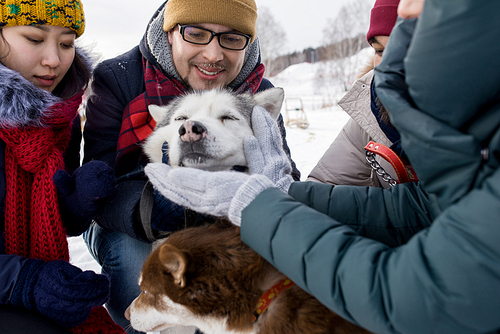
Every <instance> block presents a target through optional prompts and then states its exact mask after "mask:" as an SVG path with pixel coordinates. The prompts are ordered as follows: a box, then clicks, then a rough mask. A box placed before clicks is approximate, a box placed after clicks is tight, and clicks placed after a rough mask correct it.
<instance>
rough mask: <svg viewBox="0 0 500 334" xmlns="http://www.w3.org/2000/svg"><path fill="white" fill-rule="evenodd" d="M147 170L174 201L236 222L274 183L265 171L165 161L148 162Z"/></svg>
mask: <svg viewBox="0 0 500 334" xmlns="http://www.w3.org/2000/svg"><path fill="white" fill-rule="evenodd" d="M145 173H146V175H147V176H148V178H149V181H150V182H151V183H152V184H153V186H154V187H155V188H156V189H157V190H158V191H159V192H160V193H161V194H162V195H163V196H165V197H166V198H168V199H170V200H171V201H173V202H174V203H177V204H179V205H182V206H184V207H188V208H190V209H191V210H194V211H196V212H199V213H204V214H208V215H212V216H217V217H228V218H229V220H231V222H233V224H236V225H240V224H241V211H243V209H244V208H245V207H246V206H247V205H248V204H250V202H251V201H253V199H255V197H257V195H258V194H260V193H261V192H262V191H263V190H265V189H267V188H271V187H273V184H272V183H271V181H269V179H267V178H266V177H265V176H263V175H255V176H254V175H252V176H250V175H248V174H244V173H240V172H233V171H228V172H208V171H204V170H200V169H194V168H188V167H178V168H172V167H170V166H169V165H166V164H163V163H150V164H148V165H147V166H146V167H145Z"/></svg>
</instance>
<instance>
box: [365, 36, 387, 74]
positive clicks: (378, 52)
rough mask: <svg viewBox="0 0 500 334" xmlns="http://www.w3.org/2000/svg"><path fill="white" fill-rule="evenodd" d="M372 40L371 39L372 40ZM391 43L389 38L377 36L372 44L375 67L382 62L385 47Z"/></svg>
mask: <svg viewBox="0 0 500 334" xmlns="http://www.w3.org/2000/svg"><path fill="white" fill-rule="evenodd" d="M370 40H371V39H370ZM388 41H389V36H375V37H374V38H373V41H372V42H371V44H370V45H371V47H372V48H373V50H374V51H375V58H374V59H373V67H375V66H377V65H378V64H380V63H381V62H382V55H383V54H384V50H385V46H386V45H387V42H388Z"/></svg>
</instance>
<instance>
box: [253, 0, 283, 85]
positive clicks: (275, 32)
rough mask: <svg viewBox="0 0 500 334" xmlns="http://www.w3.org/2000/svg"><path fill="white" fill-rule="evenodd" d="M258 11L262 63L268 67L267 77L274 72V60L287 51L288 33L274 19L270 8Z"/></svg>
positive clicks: (258, 33)
mask: <svg viewBox="0 0 500 334" xmlns="http://www.w3.org/2000/svg"><path fill="white" fill-rule="evenodd" d="M258 11H259V15H258V17H257V36H258V37H259V42H260V52H261V56H262V62H263V63H264V65H265V66H266V75H269V74H270V73H273V72H274V71H273V65H274V59H276V58H277V57H278V56H279V55H281V54H283V53H285V51H286V50H285V45H286V42H287V40H286V33H285V30H284V29H283V27H282V26H281V24H280V23H279V22H277V21H276V20H275V19H274V16H273V15H272V13H271V10H270V9H269V8H268V7H265V6H263V7H259V9H258Z"/></svg>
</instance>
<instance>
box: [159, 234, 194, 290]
mask: <svg viewBox="0 0 500 334" xmlns="http://www.w3.org/2000/svg"><path fill="white" fill-rule="evenodd" d="M159 258H160V261H161V263H162V264H163V265H164V266H165V268H166V270H167V271H168V272H169V273H171V274H172V276H173V277H174V283H175V284H177V285H178V286H179V287H181V288H184V287H185V286H186V276H185V274H186V269H187V265H188V260H187V257H186V255H185V254H184V253H183V252H182V251H180V250H179V249H177V248H176V247H175V246H172V245H170V244H163V245H161V246H160V253H159Z"/></svg>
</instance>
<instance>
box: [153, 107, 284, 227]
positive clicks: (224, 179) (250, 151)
mask: <svg viewBox="0 0 500 334" xmlns="http://www.w3.org/2000/svg"><path fill="white" fill-rule="evenodd" d="M252 125H253V130H254V134H255V137H248V138H246V139H245V144H244V147H245V155H246V157H247V161H248V164H249V166H248V167H249V170H250V175H249V174H244V173H240V172H234V171H223V172H209V171H203V170H199V169H194V168H187V167H178V168H171V167H170V166H168V165H166V164H163V163H151V164H148V165H147V166H146V167H145V172H146V175H147V176H148V178H149V180H150V181H151V183H152V184H153V186H154V187H155V188H156V189H157V190H158V191H159V192H160V193H161V194H162V195H163V196H165V197H167V198H168V199H170V200H171V201H173V202H175V203H177V204H179V205H182V206H185V207H188V208H190V209H191V210H194V211H197V212H200V213H204V214H209V215H213V216H218V217H228V218H229V220H231V222H232V223H233V224H235V225H241V212H242V211H243V209H244V208H246V207H247V206H248V205H249V204H250V203H251V202H252V201H253V200H254V199H255V198H256V197H257V195H258V194H260V193H261V192H262V191H264V190H266V189H268V188H272V187H277V188H279V189H280V190H281V191H283V192H288V188H289V187H290V184H291V183H292V182H293V179H292V177H291V175H290V172H291V166H290V161H289V159H288V157H287V156H286V154H285V153H284V152H283V149H282V145H281V136H280V133H279V129H278V126H277V124H276V122H275V121H274V120H273V119H272V118H271V116H270V115H269V113H268V112H267V111H266V110H265V109H264V108H262V107H259V106H256V107H255V108H254V109H253V113H252Z"/></svg>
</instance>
